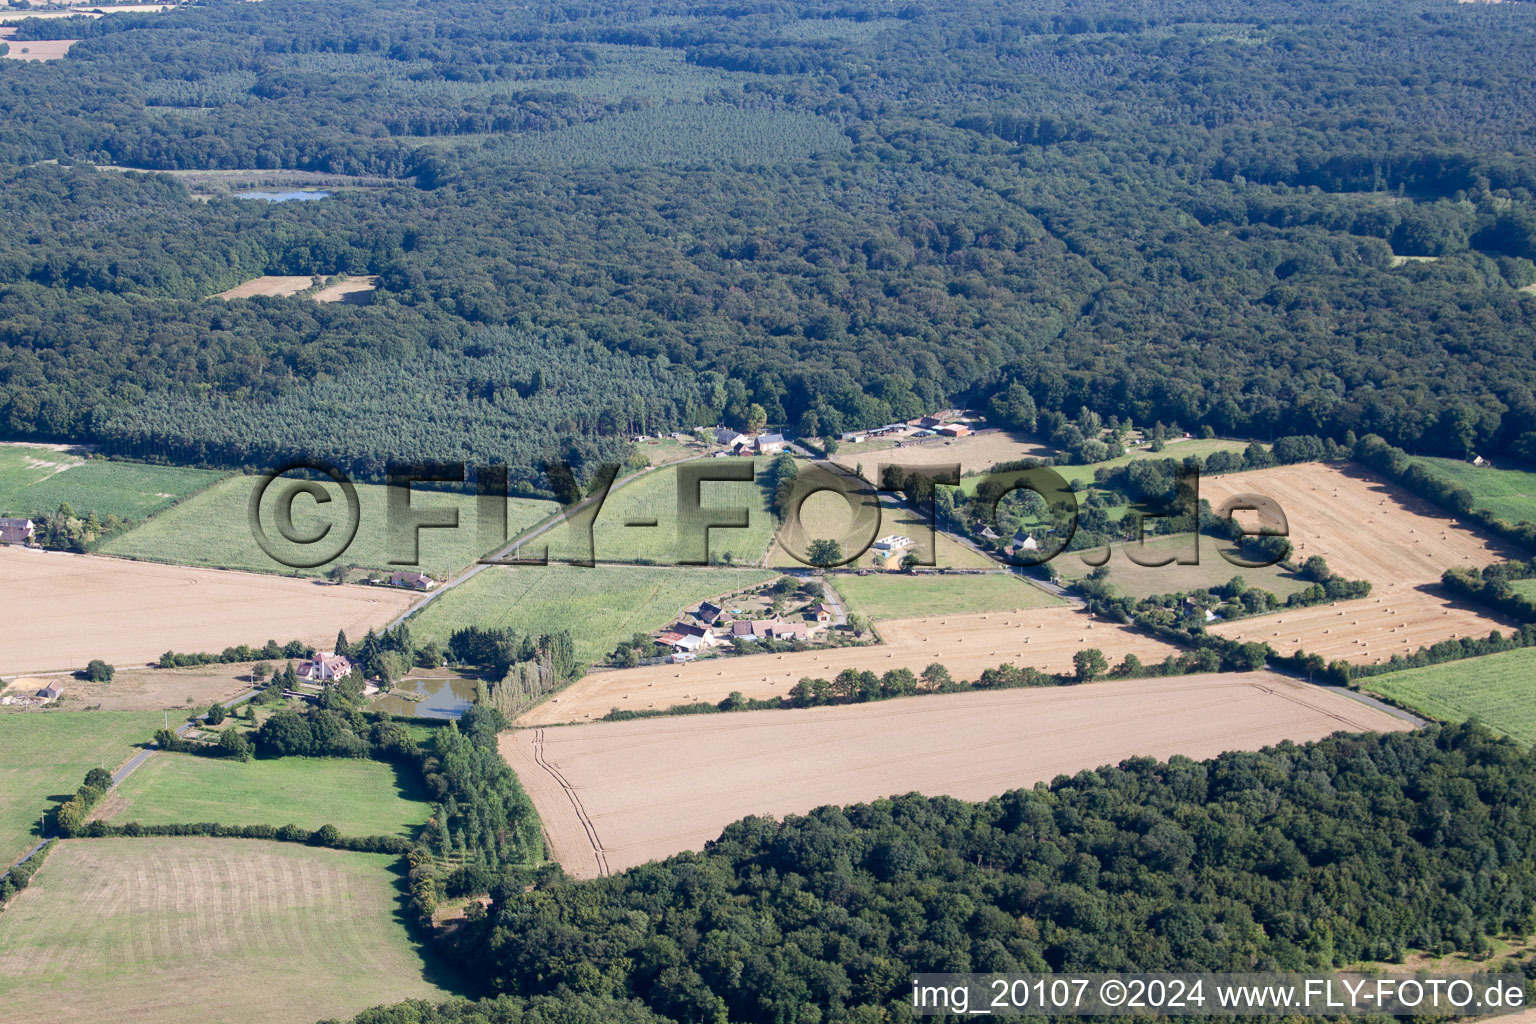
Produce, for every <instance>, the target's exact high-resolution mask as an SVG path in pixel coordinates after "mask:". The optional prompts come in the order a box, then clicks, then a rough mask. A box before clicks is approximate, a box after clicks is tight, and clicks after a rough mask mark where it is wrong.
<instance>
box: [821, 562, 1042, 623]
mask: <svg viewBox="0 0 1536 1024" xmlns="http://www.w3.org/2000/svg"><path fill="white" fill-rule="evenodd" d="M829 579H830V582H831V583H832V586H833V588H834V589H836V590H837V592H838V593H840V594H842V595H843V597H845V598H847V600H848V610H849V611H851V612H858V613H860V614H862V615H866V616H868V617H869V618H871V619H902V618H910V617H912V616H914V615H934V614H938V613H940V612H944V613H948V614H951V615H966V614H969V613H972V612H992V611H1012V610H1013V609H1015V608H1049V607H1051V606H1053V605H1059V604H1064V603H1065V602H1064V601H1062V600H1061V599H1060V598H1057V597H1055V596H1054V595H1052V594H1048V593H1046V592H1045V591H1044V590H1041V589H1040V588H1039V587H1036V586H1032V585H1030V584H1028V583H1026V582H1024V581H1023V580H1021V579H1019V578H1018V577H1017V576H1014V575H1012V574H1011V573H986V574H980V575H975V576H960V575H953V576H951V575H939V574H937V573H921V574H918V575H910V576H909V575H907V574H906V573H897V572H882V573H870V574H869V575H868V576H857V575H854V574H851V573H849V574H843V575H838V576H834V577H829Z"/></svg>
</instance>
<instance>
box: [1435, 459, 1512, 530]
mask: <svg viewBox="0 0 1536 1024" xmlns="http://www.w3.org/2000/svg"><path fill="white" fill-rule="evenodd" d="M1419 461H1420V462H1422V463H1424V464H1425V465H1426V466H1428V467H1429V468H1431V469H1433V470H1434V471H1435V472H1436V473H1438V474H1440V475H1441V476H1443V477H1446V478H1448V479H1450V480H1453V481H1455V482H1456V483H1458V484H1461V485H1462V486H1463V487H1465V488H1466V489H1467V490H1469V491H1471V492H1472V497H1473V498H1474V499H1476V502H1477V504H1478V506H1479V507H1481V508H1485V509H1487V510H1488V511H1490V512H1492V513H1493V514H1494V515H1496V516H1498V517H1499V518H1500V519H1505V520H1508V521H1509V522H1511V523H1519V522H1536V472H1532V471H1530V470H1525V469H1501V468H1493V467H1489V466H1474V465H1472V464H1471V463H1470V462H1462V461H1461V460H1460V459H1428V458H1426V459H1420V460H1419Z"/></svg>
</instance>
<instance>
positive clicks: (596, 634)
mask: <svg viewBox="0 0 1536 1024" xmlns="http://www.w3.org/2000/svg"><path fill="white" fill-rule="evenodd" d="M774 575H776V574H775V573H772V572H768V571H766V570H763V569H755V568H751V569H720V568H711V569H682V568H663V567H657V566H615V565H599V566H595V567H594V568H591V569H584V568H580V567H578V566H570V565H558V564H551V565H547V566H524V567H520V568H506V567H501V566H493V567H491V568H489V569H486V570H485V571H484V572H482V573H480V574H479V575H477V576H475V577H474V578H473V579H471V580H469V581H468V582H467V583H464V584H463V585H462V586H459V587H455V588H454V589H453V590H451V591H449V592H448V593H446V594H444V595H443V596H442V597H440V598H438V599H437V600H435V601H433V602H432V603H431V604H429V605H427V606H426V607H425V608H423V609H422V610H421V612H420V613H418V614H417V615H415V616H414V617H413V618H412V619H411V620H410V626H411V634H412V636H414V637H416V638H417V639H418V641H420V640H425V639H427V638H429V637H430V638H433V639H436V640H438V641H439V642H442V643H446V642H447V640H448V637H449V635H450V634H451V633H452V632H453V631H454V630H455V629H458V628H461V627H463V626H482V627H500V628H506V627H510V628H512V629H515V630H517V631H519V632H522V633H545V632H550V631H553V630H557V629H569V630H570V631H571V635H572V636H573V637H574V638H575V640H576V652H577V654H578V655H579V656H580V657H582V658H598V657H600V656H602V655H604V654H607V653H608V652H609V651H611V650H612V649H613V646H614V644H616V643H617V642H618V641H619V640H622V639H627V638H629V637H630V636H632V635H633V634H635V633H648V632H650V631H651V630H653V629H658V628H660V627H661V626H665V625H666V624H667V623H669V622H671V621H672V619H673V618H674V617H676V615H677V614H678V612H679V611H681V610H685V609H686V607H687V606H689V605H693V604H697V603H698V602H699V601H701V600H703V599H704V598H706V597H711V596H713V595H715V594H721V593H725V592H727V591H734V590H737V589H739V588H742V587H747V586H752V585H754V584H757V583H761V582H763V581H764V580H768V579H771V578H773V576H774Z"/></svg>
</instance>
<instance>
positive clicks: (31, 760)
mask: <svg viewBox="0 0 1536 1024" xmlns="http://www.w3.org/2000/svg"><path fill="white" fill-rule="evenodd" d="M161 723H162V716H161V714H160V712H158V711H9V710H6V711H0V862H3V863H6V864H9V863H10V862H11V860H12V859H14V858H16V857H19V856H21V854H22V853H24V852H25V851H26V849H27V847H29V846H31V845H32V843H33V842H34V841H35V832H36V829H37V825H38V816H39V815H40V814H42V813H43V812H44V811H45V810H48V809H50V808H52V807H53V806H54V805H55V800H54V798H55V797H69V796H72V795H73V794H74V792H75V790H77V789H79V788H80V783H82V782H84V781H85V773H86V772H88V771H90V770H91V769H92V768H105V769H107V770H108V771H113V770H115V769H116V768H118V767H119V766H120V765H122V763H123V762H124V761H127V760H128V758H130V757H131V756H133V754H135V753H136V752H137V751H136V749H135V748H136V747H137V745H138V744H140V743H145V742H147V741H149V740H150V739H151V738H152V737H153V736H154V734H155V730H156V729H158V728H160V725H161Z"/></svg>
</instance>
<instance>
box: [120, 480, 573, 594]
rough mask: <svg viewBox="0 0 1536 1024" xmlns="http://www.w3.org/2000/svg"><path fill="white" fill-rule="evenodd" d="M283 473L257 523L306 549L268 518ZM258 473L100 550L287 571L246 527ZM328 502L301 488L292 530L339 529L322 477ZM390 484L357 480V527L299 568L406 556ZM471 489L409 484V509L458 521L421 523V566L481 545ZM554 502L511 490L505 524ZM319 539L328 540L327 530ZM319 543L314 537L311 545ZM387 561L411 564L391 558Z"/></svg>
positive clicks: (446, 568)
mask: <svg viewBox="0 0 1536 1024" xmlns="http://www.w3.org/2000/svg"><path fill="white" fill-rule="evenodd" d="M287 479H288V478H286V477H285V478H283V480H280V481H278V482H276V483H274V484H273V485H272V486H271V487H269V488H268V489H267V493H266V495H265V496H264V498H263V513H262V523H263V526H264V528H265V529H266V531H267V533H268V535H269V536H271V537H272V538H273V539H274V542H276V543H278V544H283V545H284V546H283V547H282V549H281V550H283V551H295V552H299V553H304V552H305V550H306V549H304V548H302V547H297V546H292V545H286V544H284V542H283V541H281V539H280V534H279V533H278V530H277V527H276V525H275V519H274V509H275V506H276V502H277V499H278V498H279V497H280V496H281V494H282V493H283V488H284V481H286V480H287ZM260 480H261V478H260V477H255V476H234V477H231V478H229V479H228V480H223V481H220V482H219V483H218V484H215V485H214V486H213V487H210V488H209V489H208V490H206V491H204V492H203V493H201V494H199V495H197V496H195V497H194V498H191V499H190V500H188V501H185V502H182V503H181V504H180V505H177V506H176V507H175V508H173V509H171V510H170V511H169V512H166V513H165V514H164V515H161V516H158V517H157V518H155V519H154V520H152V521H150V522H148V523H145V524H144V525H143V526H140V527H138V528H137V529H133V530H130V531H128V532H127V533H125V534H123V535H121V536H119V537H115V538H113V539H112V540H111V541H109V542H108V543H107V544H105V545H103V546H102V548H101V551H102V553H103V554H110V555H123V556H126V557H129V558H144V559H149V560H151V561H156V562H172V563H175V564H177V565H206V566H214V567H218V568H225V569H250V570H254V571H258V572H281V573H292V572H294V571H295V570H293V569H290V568H288V567H287V566H285V565H282V564H280V563H278V562H276V561H274V560H273V559H272V558H271V557H270V556H268V555H267V554H266V552H264V551H263V550H262V549H261V546H260V545H259V544H257V542H256V539H255V537H254V536H253V535H252V531H251V524H250V519H249V512H248V505H249V502H250V498H251V493H252V491H253V490H254V489H255V487H256V486H257V484H258V483H259V482H260ZM326 489H327V492H328V493H330V494H331V495H332V500H331V501H330V503H328V504H325V505H320V504H318V503H317V502H316V501H315V499H313V498H311V497H309V496H307V495H302V494H301V495H299V497H298V498H297V499H296V500H295V501H294V503H293V522H294V528H295V531H296V532H298V533H300V534H312V533H313V532H314V531H317V530H319V529H320V528H321V527H323V526H324V525H325V524H332V526H331V528H332V530H333V531H337V532H338V533H339V531H340V530H342V529H343V528H344V527H345V525H346V512H345V510H346V503H345V501H344V500H343V498H342V493H341V488H339V487H337V486H336V485H335V484H334V483H328V484H327V487H326ZM387 495H388V489H387V488H385V487H384V486H383V485H380V484H358V485H357V497H358V505H359V511H360V515H359V521H358V527H357V535H356V536H355V537H354V538H353V539H352V542H351V544H349V545H348V546H347V548H346V550H345V551H344V552H343V553H342V554H341V556H340V557H339V558H338V559H334V560H332V561H330V562H327V563H326V564H324V565H321V566H317V567H316V568H313V569H305V570H300V571H302V572H304V573H306V574H308V575H316V576H318V575H323V574H325V573H326V572H329V571H330V569H331V567H332V566H334V565H335V564H336V562H337V561H340V562H341V563H343V564H346V565H356V566H361V567H364V568H368V569H375V570H379V571H389V570H390V569H391V566H390V560H391V558H409V557H410V550H411V549H410V533H409V531H407V532H406V533H405V536H404V540H403V542H397V541H396V539H395V538H394V537H393V535H392V532H391V530H390V529H389V516H388V511H387V509H388V506H387ZM475 501H476V499H475V497H474V496H473V495H464V494H444V493H441V492H434V491H422V490H420V489H413V490H412V492H411V507H412V508H413V509H458V512H459V527H458V529H455V530H443V529H424V530H422V531H421V532H420V534H419V535H418V536H419V538H420V563H421V564H420V566H419V568H420V571H422V572H425V573H427V574H428V575H430V576H433V577H435V578H437V579H440V580H441V579H444V578H446V577H447V576H450V575H452V574H453V573H455V572H457V571H458V570H460V569H462V568H464V567H465V566H466V565H469V564H470V563H471V562H473V561H475V559H477V558H479V557H480V556H482V555H484V554H486V553H487V549H486V546H485V544H483V543H482V542H481V538H480V532H479V529H478V522H477V519H476V515H475ZM558 508H559V506H558V505H556V504H555V503H554V502H552V501H537V500H532V499H527V498H514V499H511V500H510V501H509V502H508V504H507V532H508V535H509V536H515V535H516V534H517V533H519V532H520V531H522V530H524V529H526V528H527V527H529V526H532V525H534V524H535V523H537V522H539V521H540V520H542V519H544V518H545V517H546V516H548V515H549V514H550V513H552V512H555V511H556V510H557V509H558ZM325 544H332V545H334V541H333V540H332V539H331V538H330V537H327V538H326V539H325ZM325 544H321V545H317V546H316V550H319V549H320V548H321V547H324V546H325ZM393 568H416V567H413V566H394V567H393Z"/></svg>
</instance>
